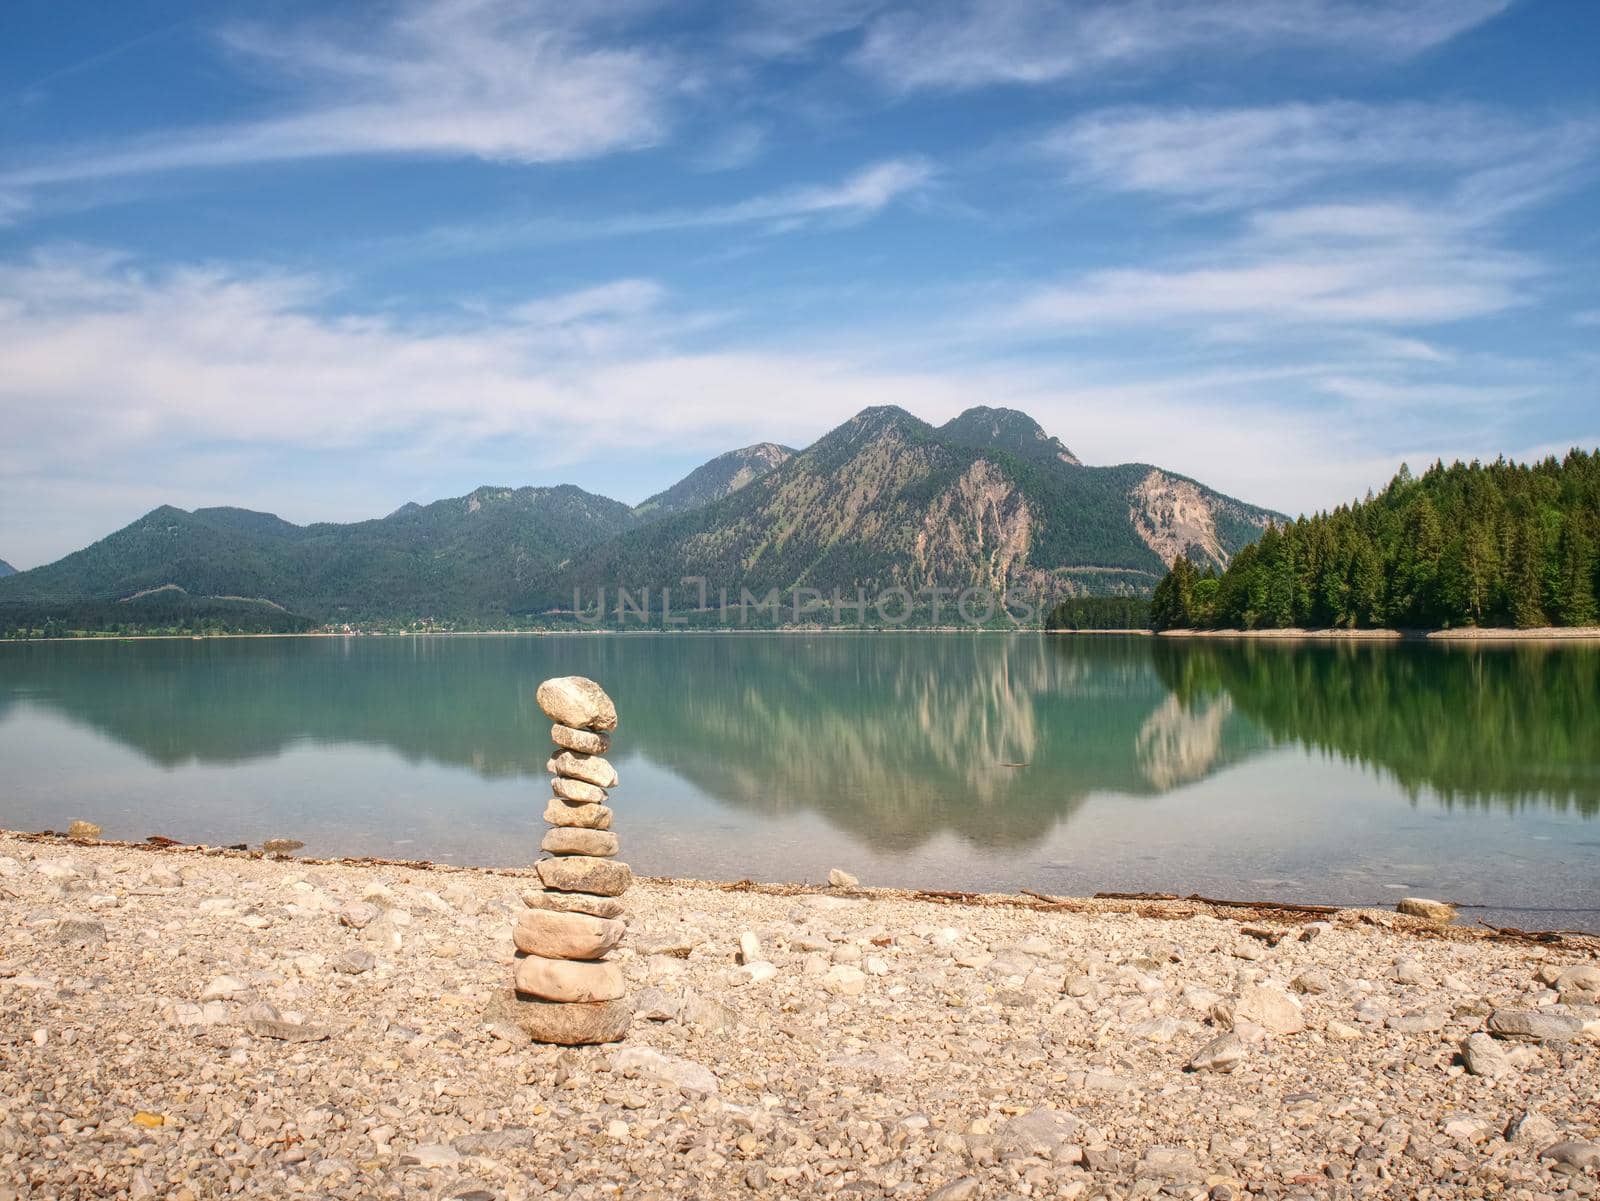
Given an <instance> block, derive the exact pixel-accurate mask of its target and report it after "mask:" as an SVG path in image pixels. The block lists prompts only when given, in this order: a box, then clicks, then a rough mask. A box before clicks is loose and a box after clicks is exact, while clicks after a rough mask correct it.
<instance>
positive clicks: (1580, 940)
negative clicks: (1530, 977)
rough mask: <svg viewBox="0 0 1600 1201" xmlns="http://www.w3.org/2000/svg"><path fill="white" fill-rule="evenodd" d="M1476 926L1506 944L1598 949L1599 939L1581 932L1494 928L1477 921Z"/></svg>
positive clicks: (1513, 927)
mask: <svg viewBox="0 0 1600 1201" xmlns="http://www.w3.org/2000/svg"><path fill="white" fill-rule="evenodd" d="M1478 925H1480V926H1482V927H1483V928H1484V929H1485V930H1487V931H1489V933H1490V934H1491V935H1492V936H1493V937H1494V938H1496V939H1503V940H1504V941H1506V942H1526V943H1535V944H1538V945H1541V946H1564V945H1568V944H1576V945H1578V946H1583V947H1588V948H1590V949H1597V948H1600V937H1597V936H1596V935H1593V934H1589V933H1587V932H1585V931H1583V930H1519V929H1517V927H1515V926H1496V925H1492V924H1490V923H1489V922H1486V921H1484V920H1483V919H1482V918H1481V917H1480V918H1479V919H1478Z"/></svg>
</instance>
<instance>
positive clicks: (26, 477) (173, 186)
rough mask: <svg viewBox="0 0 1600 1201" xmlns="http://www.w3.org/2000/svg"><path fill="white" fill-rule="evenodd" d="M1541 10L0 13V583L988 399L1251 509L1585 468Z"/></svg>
mask: <svg viewBox="0 0 1600 1201" xmlns="http://www.w3.org/2000/svg"><path fill="white" fill-rule="evenodd" d="M1596 61H1600V5H1595V4H1592V3H1589V2H1588V0H1367V2H1357V0H1213V2H1211V3H1208V4H1203V5H1202V4H1194V3H1188V2H1186V0H1116V2H1102V0H1071V2H1061V3H1055V4H1051V3H1048V2H1046V0H990V2H987V3H944V2H938V0H934V2H929V3H919V4H915V5H898V4H895V3H876V2H874V0H815V2H814V3H803V4H795V3H786V2H779V0H754V2H751V3H746V4H732V3H707V4H693V3H673V4H661V3H654V2H652V0H597V2H595V3H589V4H582V5H573V4H568V3H547V2H545V0H532V2H525V3H511V2H501V3H496V2H491V0H405V2H402V3H395V4H379V3H376V2H367V3H360V4H348V5H338V4H328V3H304V2H300V3H295V2H284V3H275V4H272V5H259V4H254V5H246V4H229V3H226V2H216V0H213V2H208V3H204V4H201V3H197V2H196V3H188V4H180V3H176V2H173V0H120V2H119V3H118V4H115V5H102V4H87V3H78V4H74V3H62V2H61V0H10V2H9V3H8V4H6V5H5V6H4V7H3V8H0V418H3V420H4V424H5V427H6V431H7V434H6V437H5V438H4V439H3V440H0V557H4V558H6V559H9V560H10V561H12V562H13V563H15V564H16V565H17V566H18V567H28V566H33V565H36V564H38V563H42V562H46V561H49V560H51V559H53V558H56V557H58V556H59V555H61V554H64V553H66V552H68V551H70V550H73V549H75V548H77V547H78V546H81V545H83V544H85V543H87V542H89V541H91V540H92V539H94V538H96V537H99V536H102V535H103V534H105V533H107V532H109V531H110V530H112V529H114V528H117V527H119V526H121V525H123V524H125V523H126V522H127V521H129V520H131V519H133V518H134V517H136V516H138V515H139V514H140V513H142V512H144V511H146V510H147V509H149V508H151V507H153V506H155V505H157V504H160V503H172V504H177V505H180V506H182V507H186V508H190V507H197V506H201V505H208V504H224V503H228V504H241V505H245V506H248V507H252V508H261V509H268V510H271V511H274V512H277V513H279V514H281V515H282V516H284V517H287V518H289V519H290V520H295V521H308V520H319V519H330V520H349V519H356V518H362V517H368V516H376V515H379V514H382V513H385V512H388V511H390V510H392V509H394V508H395V507H397V506H398V505H400V504H401V503H403V502H405V501H407V500H422V501H426V500H431V499H435V498H438V497H441V496H451V495H460V494H462V493H464V492H466V491H468V490H470V489H471V488H472V487H474V486H476V485H478V484H480V483H496V484H525V483H529V484H544V483H557V482H574V483H578V484H581V485H583V486H584V487H587V488H591V489H593V490H595V491H599V492H604V493H607V494H609V495H612V496H616V497H617V498H619V499H622V500H626V501H630V502H631V501H637V500H640V499H642V498H643V497H644V496H646V495H648V494H649V493H651V492H653V491H656V490H657V489H659V488H661V487H663V486H665V485H666V484H668V483H670V482H672V481H673V480H674V479H676V478H678V477H679V476H681V475H682V474H683V473H684V472H685V471H687V470H688V469H689V468H691V467H692V466H694V465H695V464H697V463H699V462H701V461H703V460H704V459H706V458H708V457H710V456H711V455H713V454H716V453H720V452H721V451H723V450H726V449H729V448H731V447H734V446H740V445H745V444H748V443H750V442H754V441H761V440H768V439H771V440H777V441H783V442H787V443H790V444H793V445H804V444H805V443H807V442H808V441H810V440H812V439H813V438H815V437H816V436H817V435H819V434H821V433H822V432H824V431H826V430H827V429H828V428H830V427H831V426H833V425H834V424H836V423H837V422H839V421H841V420H843V419H845V418H846V417H848V416H849V415H850V414H851V413H853V412H855V411H856V410H858V409H860V408H861V407H863V406H865V405H868V404H873V403H894V404H900V405H902V406H904V407H906V408H908V409H910V410H912V411H913V412H915V413H918V414H919V415H921V416H923V417H926V418H928V419H930V420H934V421H942V420H945V419H947V418H948V417H950V416H952V415H954V414H955V413H956V412H958V411H960V410H961V409H963V408H965V407H967V406H969V405H972V404H1000V405H1011V406H1014V407H1018V408H1022V409H1025V410H1027V411H1028V412H1030V413H1031V414H1033V415H1034V416H1035V417H1036V418H1038V419H1039V420H1040V421H1041V422H1042V423H1043V424H1044V425H1045V427H1046V428H1047V429H1048V430H1049V431H1050V432H1051V433H1053V434H1056V435H1058V436H1060V437H1061V438H1062V439H1063V440H1064V441H1065V442H1066V443H1067V444H1068V445H1069V446H1070V447H1071V448H1072V449H1073V450H1074V451H1075V452H1076V453H1077V454H1079V455H1080V456H1081V457H1082V458H1083V459H1084V460H1085V461H1086V462H1090V463H1113V462H1123V461H1129V460H1139V461H1145V462H1154V463H1157V464H1160V465H1162V466H1164V467H1167V468H1170V469H1173V470H1176V471H1180V472H1183V473H1185V474H1189V475H1192V476H1195V477H1196V478H1199V479H1201V480H1203V481H1205V482H1207V483H1209V484H1212V485H1214V486H1216V487H1219V488H1221V489H1223V490H1225V491H1228V492H1230V493H1232V494H1234V495H1237V496H1239V497H1241V498H1243V499H1246V500H1250V501H1254V502H1257V503H1261V504H1265V505H1270V506H1272V507H1275V508H1279V509H1283V510H1286V511H1290V512H1299V511H1302V510H1306V509H1314V508H1318V507H1323V506H1327V505H1331V504H1335V503H1338V502H1340V501H1342V500H1345V499H1348V498H1350V497H1353V496H1357V495H1359V494H1361V493H1362V492H1364V491H1365V490H1366V488H1367V487H1368V486H1371V485H1378V484H1381V483H1382V481H1383V480H1385V479H1386V478H1387V477H1388V476H1389V475H1390V474H1391V473H1392V472H1393V470H1394V469H1395V467H1396V466H1397V465H1398V464H1399V462H1400V461H1401V460H1409V461H1410V462H1412V464H1413V465H1415V464H1417V463H1420V462H1424V461H1428V460H1431V459H1432V458H1434V457H1436V456H1443V457H1446V458H1449V457H1453V456H1458V455H1459V456H1473V455H1477V456H1493V455H1495V454H1497V453H1501V452H1505V453H1508V454H1513V455H1517V456H1525V455H1531V454H1540V453H1545V452H1547V451H1550V450H1559V449H1563V448H1565V447H1567V446H1570V445H1573V444H1583V445H1587V446H1593V445H1595V444H1597V443H1600V394H1597V386H1596V383H1597V375H1600V235H1597V231H1596V220H1595V218H1596V214H1597V213H1600V204H1597V200H1600V186H1597V178H1600V177H1597V171H1600V74H1597V72H1596V71H1595V68H1594V64H1595V62H1596Z"/></svg>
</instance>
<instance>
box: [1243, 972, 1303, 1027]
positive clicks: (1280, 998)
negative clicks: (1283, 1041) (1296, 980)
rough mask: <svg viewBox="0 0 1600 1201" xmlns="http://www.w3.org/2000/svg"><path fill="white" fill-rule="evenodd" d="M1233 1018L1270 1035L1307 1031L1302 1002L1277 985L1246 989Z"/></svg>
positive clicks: (1253, 985)
mask: <svg viewBox="0 0 1600 1201" xmlns="http://www.w3.org/2000/svg"><path fill="white" fill-rule="evenodd" d="M1233 1015H1234V1018H1235V1019H1239V1018H1243V1019H1244V1020H1245V1021H1250V1022H1254V1023H1255V1024H1256V1025H1258V1026H1260V1027H1261V1028H1262V1029H1263V1030H1265V1031H1266V1032H1267V1033H1268V1034H1298V1033H1299V1032H1300V1031H1301V1030H1304V1029H1305V1028H1306V1020H1305V1016H1304V1012H1303V1010H1302V1009H1301V1007H1300V1002H1299V1001H1298V1000H1297V999H1295V997H1294V996H1292V995H1291V994H1290V993H1288V992H1286V991H1284V990H1283V989H1282V988H1280V987H1278V986H1277V985H1276V984H1252V985H1251V986H1250V987H1249V988H1246V989H1244V990H1243V991H1242V992H1240V993H1239V1000H1238V1002H1237V1003H1236V1004H1235V1005H1234V1007H1233Z"/></svg>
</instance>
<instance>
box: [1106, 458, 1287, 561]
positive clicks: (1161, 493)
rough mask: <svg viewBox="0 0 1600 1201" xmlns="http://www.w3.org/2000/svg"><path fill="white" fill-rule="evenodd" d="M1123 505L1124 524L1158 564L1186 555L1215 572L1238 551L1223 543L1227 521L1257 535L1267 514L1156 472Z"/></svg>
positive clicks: (1145, 478) (1235, 547) (1185, 481)
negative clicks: (1125, 506)
mask: <svg viewBox="0 0 1600 1201" xmlns="http://www.w3.org/2000/svg"><path fill="white" fill-rule="evenodd" d="M1128 501H1129V504H1128V520H1129V521H1130V522H1132V523H1133V528H1134V530H1135V531H1136V532H1137V533H1138V535H1139V537H1140V539H1141V540H1142V541H1143V542H1144V544H1145V545H1146V546H1148V547H1149V548H1150V549H1151V550H1152V551H1154V552H1155V554H1156V555H1157V556H1159V557H1160V559H1161V561H1162V562H1163V563H1169V564H1170V563H1171V562H1172V561H1173V560H1174V559H1176V558H1178V557H1179V556H1181V555H1188V556H1189V557H1190V558H1192V559H1194V560H1195V561H1197V562H1199V563H1202V564H1203V563H1207V562H1209V563H1214V564H1215V565H1216V566H1217V568H1218V569H1219V570H1220V569H1221V568H1224V567H1226V566H1227V565H1228V560H1229V559H1230V558H1231V557H1232V553H1233V551H1234V550H1237V549H1238V544H1237V543H1235V544H1234V545H1232V546H1229V545H1228V544H1227V543H1225V541H1224V529H1223V527H1225V526H1226V524H1227V523H1228V522H1229V521H1231V522H1232V523H1234V524H1240V523H1242V524H1244V525H1246V526H1248V527H1250V528H1252V529H1254V530H1257V531H1259V530H1262V529H1265V528H1266V524H1267V522H1268V521H1269V520H1271V516H1272V515H1271V514H1269V513H1267V512H1265V511H1264V510H1260V509H1254V508H1252V507H1250V506H1248V505H1241V504H1239V503H1238V502H1237V501H1233V500H1229V499H1228V498H1227V497H1224V496H1219V495H1218V494H1216V493H1215V492H1212V491H1210V490H1209V489H1207V488H1202V487H1201V486H1200V485H1199V484H1196V483H1195V482H1194V481H1193V480H1186V479H1183V478H1182V477H1181V476H1174V475H1168V474H1167V473H1166V472H1164V471H1161V470H1159V469H1157V468H1151V469H1150V471H1149V472H1148V473H1147V474H1146V475H1145V476H1144V478H1143V479H1141V480H1140V481H1139V482H1138V483H1137V484H1135V485H1134V487H1133V490H1132V491H1131V492H1130V493H1129V497H1128ZM1219 519H1222V520H1221V521H1219Z"/></svg>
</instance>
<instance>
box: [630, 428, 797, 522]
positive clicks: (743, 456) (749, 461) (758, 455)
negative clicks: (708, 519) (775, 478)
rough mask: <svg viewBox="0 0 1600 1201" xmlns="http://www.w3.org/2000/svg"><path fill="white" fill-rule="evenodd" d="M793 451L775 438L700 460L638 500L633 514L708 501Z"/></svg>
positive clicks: (663, 513)
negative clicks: (664, 487)
mask: <svg viewBox="0 0 1600 1201" xmlns="http://www.w3.org/2000/svg"><path fill="white" fill-rule="evenodd" d="M794 453H795V452H794V451H793V450H792V449H790V448H789V447H787V446H779V445H778V444H777V443H776V442H758V443H756V445H754V446H745V447H741V448H740V449H739V450H730V451H729V452H728V453H727V454H725V455H718V456H717V457H716V458H714V459H712V460H711V461H710V462H709V463H702V464H701V465H700V466H699V467H696V468H695V469H694V470H693V471H691V472H690V473H689V474H688V475H686V476H684V477H683V478H682V479H681V480H679V481H678V482H677V483H676V484H674V485H672V487H670V488H668V489H667V490H666V491H664V492H657V493H656V494H655V495H654V496H652V497H650V498H649V499H648V500H646V501H644V502H642V503H641V504H640V505H639V506H638V507H637V508H635V509H634V511H633V512H634V516H636V517H642V518H645V519H646V520H651V521H653V520H655V519H657V518H660V517H671V516H672V515H673V514H675V513H685V512H688V511H689V510H690V509H698V508H700V507H701V506H703V505H709V504H711V503H712V502H713V501H718V500H721V499H722V498H723V497H724V496H729V495H732V494H733V493H735V492H737V491H739V489H740V488H743V487H744V486H745V485H746V484H749V483H751V482H753V481H755V480H758V479H760V478H761V477H762V476H764V475H766V474H767V473H768V472H769V471H771V470H773V468H775V467H781V466H782V465H783V464H784V463H786V462H788V461H789V460H790V459H791V458H793V457H794Z"/></svg>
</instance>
